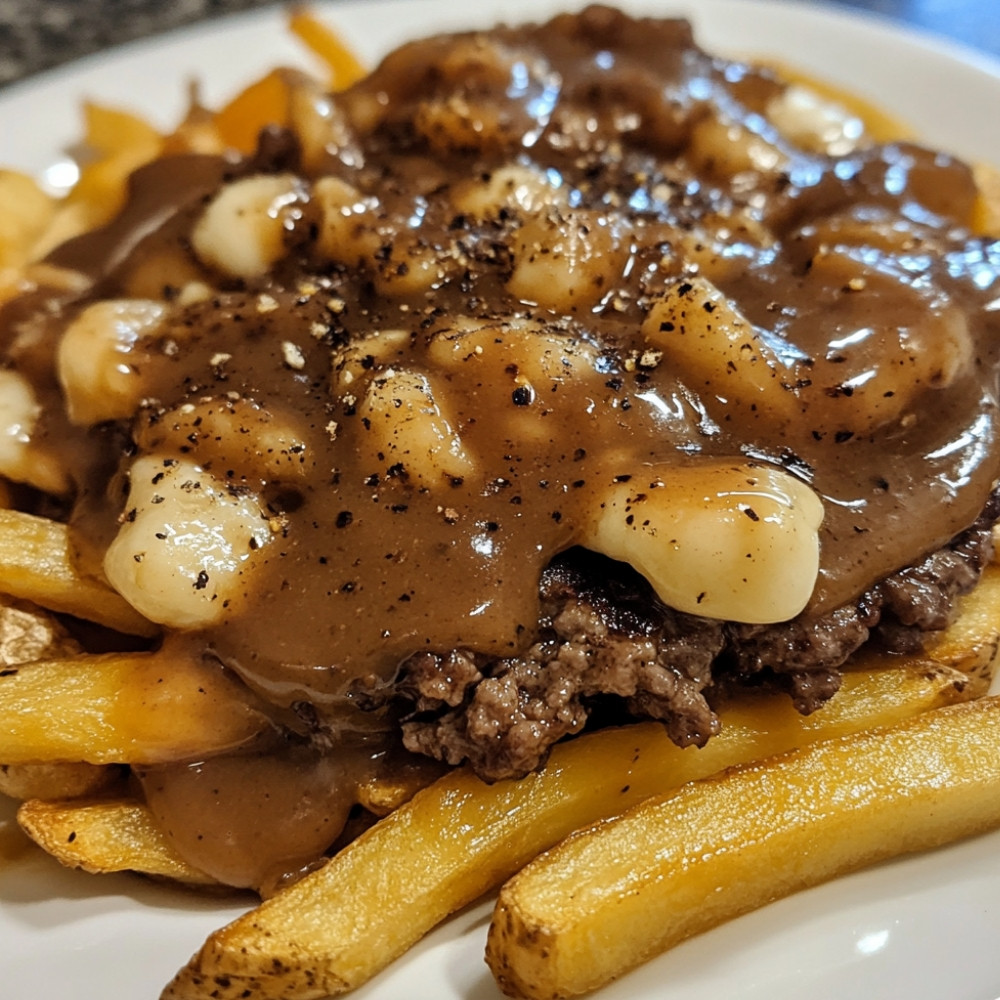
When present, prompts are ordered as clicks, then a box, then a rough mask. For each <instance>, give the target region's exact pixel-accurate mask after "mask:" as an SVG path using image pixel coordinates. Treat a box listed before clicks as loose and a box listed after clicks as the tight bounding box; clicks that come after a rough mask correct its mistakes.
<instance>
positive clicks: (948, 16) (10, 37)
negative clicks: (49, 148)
mask: <svg viewBox="0 0 1000 1000" xmlns="http://www.w3.org/2000/svg"><path fill="white" fill-rule="evenodd" d="M788 2H790V3H794V2H797V0H788ZM273 3H274V0H0V84H2V83H5V82H9V81H11V80H16V79H18V78H20V77H22V76H27V75H29V74H31V73H35V72H38V71H40V70H43V69H46V68H48V67H50V66H55V65H58V64H59V63H63V62H67V61H69V60H71V59H73V58H76V57H77V56H81V55H85V54H87V53H89V52H95V51H97V50H98V49H102V48H106V47H108V46H110V45H114V44H116V43H118V42H124V41H128V40H131V39H134V38H141V37H144V36H147V35H151V34H154V33H157V32H161V31H167V30H169V29H171V28H176V27H179V26H181V25H184V24H190V23H192V22H194V21H198V20H200V19H203V18H209V17H219V16H222V15H224V14H228V13H233V12H235V11H243V10H249V9H251V8H255V7H265V6H268V5H271V4H273ZM841 3H842V4H844V5H846V6H850V7H855V8H858V9H862V10H869V11H873V12H875V13H878V14H882V15H884V16H887V17H891V18H894V19H895V20H897V21H902V22H906V23H909V24H911V25H914V26H916V27H919V28H923V29H925V30H930V31H934V32H937V33H938V34H941V35H944V36H946V37H949V38H952V39H954V40H957V41H959V42H962V43H964V44H966V45H969V46H973V47H976V48H979V49H981V50H984V51H986V52H989V53H991V54H993V55H996V56H1000V0H841Z"/></svg>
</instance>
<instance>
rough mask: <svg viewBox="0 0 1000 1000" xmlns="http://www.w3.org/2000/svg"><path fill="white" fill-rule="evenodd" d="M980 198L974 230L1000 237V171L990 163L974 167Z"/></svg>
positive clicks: (973, 224)
mask: <svg viewBox="0 0 1000 1000" xmlns="http://www.w3.org/2000/svg"><path fill="white" fill-rule="evenodd" d="M973 174H974V176H975V178H976V186H977V187H978V188H979V198H978V200H977V201H976V208H975V215H974V218H973V220H972V228H973V230H974V231H975V232H977V233H985V234H986V235H988V236H1000V170H998V169H997V168H996V167H994V166H992V165H991V164H988V163H977V164H976V165H975V166H974V167H973Z"/></svg>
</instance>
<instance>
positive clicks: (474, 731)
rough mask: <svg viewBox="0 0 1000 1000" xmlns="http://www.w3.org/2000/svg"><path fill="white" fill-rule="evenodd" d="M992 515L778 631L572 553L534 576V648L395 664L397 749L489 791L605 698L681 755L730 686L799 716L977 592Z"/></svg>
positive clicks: (912, 646) (701, 739) (700, 741)
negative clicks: (861, 663)
mask: <svg viewBox="0 0 1000 1000" xmlns="http://www.w3.org/2000/svg"><path fill="white" fill-rule="evenodd" d="M998 515H1000V491H995V492H994V493H993V495H992V496H991V498H990V501H989V503H988V504H987V507H986V508H985V509H984V511H983V513H982V515H981V516H980V517H979V519H978V520H977V521H976V522H975V524H973V525H972V526H971V527H970V528H969V529H968V530H967V531H964V532H962V533H961V534H960V535H958V536H957V537H956V538H955V539H953V540H952V541H951V542H950V543H949V544H948V545H946V546H945V547H944V548H942V549H939V550H938V551H937V552H933V553H931V554H930V555H928V556H927V557H926V558H925V559H923V560H922V561H921V562H919V563H917V564H916V565H914V566H911V567H908V568H906V569H903V570H900V571H899V572H897V573H893V574H892V575H891V576H889V577H887V578H886V579H885V580H883V581H881V582H880V583H878V584H876V585H875V586H874V587H871V588H870V589H869V590H867V591H866V592H865V593H864V594H862V596H861V597H860V599H859V600H858V601H857V602H856V603H854V604H850V605H845V606H843V607H840V608H838V609H836V610H835V611H833V612H831V613H830V614H827V615H824V616H822V617H819V618H809V617H807V616H804V615H803V616H799V617H798V618H796V619H794V620H792V621H790V622H783V623H780V624H777V625H745V624H741V623H738V622H720V621H715V620H712V619H709V618H701V617H698V616H696V615H690V614H683V613H681V612H678V611H675V610H673V609H672V608H669V607H667V606H666V605H664V604H663V602H662V601H660V599H659V598H658V597H657V596H656V594H655V593H654V591H653V590H652V588H651V587H650V586H649V584H648V583H647V582H646V580H645V579H644V578H643V577H642V576H640V575H639V574H638V573H636V572H635V571H634V570H633V569H632V568H631V567H629V566H627V565H626V564H624V563H617V562H613V561H612V560H610V559H607V558H604V557H603V556H598V555H595V554H594V553H592V552H588V551H586V550H583V549H573V550H571V551H569V552H566V553H564V554H563V555H561V556H559V557H558V558H557V559H555V560H554V561H553V562H552V563H551V564H550V565H549V566H548V568H547V569H546V571H545V573H544V575H543V577H542V581H541V596H542V619H541V622H540V626H539V632H538V638H537V640H536V641H535V642H534V643H533V644H532V646H531V647H530V648H529V649H528V650H527V651H526V652H524V653H523V654H522V655H520V656H515V657H509V658H504V659H493V660H490V659H487V658H485V657H477V656H476V655H475V654H473V653H470V652H466V651H463V650H453V651H451V652H450V653H446V654H435V653H421V654H418V655H416V656H413V657H411V658H410V659H409V660H408V661H407V662H406V663H405V664H404V666H403V669H402V673H401V677H400V680H399V683H398V692H399V695H400V697H401V698H402V700H403V701H404V702H405V703H407V705H408V714H407V716H406V718H405V720H404V722H403V738H404V742H405V744H406V746H407V748H408V749H410V750H412V751H416V752H419V753H423V754H428V755H430V756H432V757H435V758H437V759H438V760H442V761H445V762H447V763H449V764H460V763H462V762H463V761H468V762H469V764H470V765H471V766H472V768H473V769H474V770H475V771H476V773H477V774H478V775H479V776H480V777H482V778H484V779H486V780H488V781H496V780H499V779H501V778H511V777H520V776H523V775H525V774H528V773H529V772H531V771H533V770H534V769H536V768H537V767H539V766H540V765H541V764H542V763H543V762H544V760H545V758H546V756H547V754H548V752H549V749H550V748H551V747H552V745H553V744H554V743H555V742H556V741H557V740H559V739H561V738H562V737H564V736H567V735H570V734H574V733H578V732H580V731H581V730H582V729H583V728H584V726H585V725H586V724H587V722H588V718H589V717H590V716H591V714H592V712H594V711H595V709H598V708H600V706H601V704H602V703H606V702H607V701H608V700H609V699H613V700H617V701H619V702H621V703H622V705H623V707H624V708H625V709H626V710H627V711H628V713H629V714H630V715H632V716H634V717H638V718H648V719H659V720H661V721H662V722H663V724H664V726H665V727H666V730H667V733H668V734H669V736H670V738H671V740H673V741H674V743H676V744H677V745H678V746H682V747H683V746H689V745H692V744H694V745H696V746H703V745H704V744H705V742H706V741H707V740H708V738H709V737H710V736H713V735H715V734H716V733H717V732H718V731H719V728H720V723H719V719H718V716H717V715H716V713H715V711H714V710H713V701H714V697H715V696H716V695H717V694H718V693H719V692H720V691H722V690H725V689H726V688H728V687H730V686H731V685H732V684H733V683H738V684H760V685H768V686H771V687H777V688H780V689H783V690H785V691H787V692H788V694H789V695H790V696H791V698H792V702H793V704H794V705H795V707H796V708H797V709H798V711H800V712H802V713H803V714H809V713H811V712H814V711H815V710H816V709H818V708H820V707H821V706H822V705H823V704H824V703H825V702H826V701H827V700H828V699H829V698H831V697H832V696H833V695H834V694H835V693H836V691H837V690H838V688H839V687H840V680H841V672H840V668H841V667H842V666H843V664H844V662H845V661H846V660H847V659H848V658H849V657H850V656H851V654H852V653H854V652H855V651H856V650H857V649H859V648H860V647H861V646H862V645H864V644H865V643H866V642H873V643H877V644H878V645H879V646H880V647H881V648H882V649H884V650H885V651H887V652H889V653H913V652H916V651H918V650H920V649H921V648H922V647H923V644H924V642H925V640H926V637H927V636H928V634H932V633H934V632H937V631H939V630H940V629H943V628H945V627H946V626H947V625H948V624H949V623H950V622H951V620H952V618H953V616H954V612H955V608H956V601H955V598H956V597H958V596H959V595H961V594H965V593H967V592H968V591H970V590H971V589H972V588H973V587H974V586H975V585H976V583H977V582H978V580H979V578H980V576H981V574H982V571H983V568H984V567H985V566H986V564H987V562H988V561H989V559H990V557H991V555H992V552H993V543H992V526H993V523H994V522H995V521H996V520H997V518H998Z"/></svg>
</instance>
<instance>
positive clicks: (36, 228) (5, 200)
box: [0, 170, 56, 268]
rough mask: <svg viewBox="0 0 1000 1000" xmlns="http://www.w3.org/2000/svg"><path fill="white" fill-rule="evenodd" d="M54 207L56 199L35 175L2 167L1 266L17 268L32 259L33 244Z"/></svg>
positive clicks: (0, 188) (50, 216) (0, 183)
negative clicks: (44, 189)
mask: <svg viewBox="0 0 1000 1000" xmlns="http://www.w3.org/2000/svg"><path fill="white" fill-rule="evenodd" d="M55 210H56V206H55V202H54V201H53V199H52V198H50V197H49V196H48V195H47V194H46V193H45V192H44V191H43V190H42V189H41V188H40V187H39V186H38V183H37V181H35V180H34V178H32V177H28V176H27V175H26V174H22V173H18V172H17V171H14V170H0V218H3V228H2V230H0V268H4V267H18V266H20V265H22V264H25V263H27V262H28V261H29V260H30V259H31V257H32V250H33V247H34V245H35V243H36V242H37V241H38V239H39V238H40V237H41V235H42V233H43V232H44V231H45V229H46V227H47V226H48V225H49V223H50V222H51V221H52V218H53V216H54V215H55Z"/></svg>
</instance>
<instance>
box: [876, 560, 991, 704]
mask: <svg viewBox="0 0 1000 1000" xmlns="http://www.w3.org/2000/svg"><path fill="white" fill-rule="evenodd" d="M998 651H1000V565H997V564H996V563H991V564H990V565H989V566H987V567H986V569H985V571H984V572H983V575H982V578H981V579H980V581H979V584H978V585H977V586H976V588H975V589H974V590H972V591H970V592H969V593H968V594H966V595H964V596H963V597H960V598H959V599H958V617H957V618H956V619H955V621H954V622H953V623H952V624H951V625H950V626H949V627H948V628H946V629H945V630H944V631H943V632H941V633H940V634H939V635H937V636H934V637H932V638H930V639H929V640H928V642H927V646H926V649H925V653H924V655H926V656H928V657H930V658H931V659H932V660H934V661H936V662H937V663H943V664H946V665H947V666H949V667H954V668H955V669H956V670H961V671H962V672H963V673H966V674H968V675H969V678H970V680H971V681H972V683H973V684H974V685H976V691H977V694H986V691H987V690H988V689H989V686H990V681H991V680H992V678H993V672H994V669H995V667H996V660H997V653H998ZM865 655H866V657H867V658H868V660H869V661H871V660H873V659H874V657H875V656H877V655H878V654H877V653H866V654H865ZM883 659H884V657H883Z"/></svg>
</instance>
